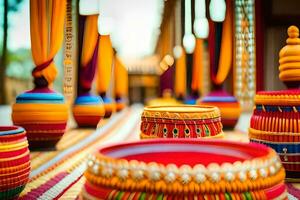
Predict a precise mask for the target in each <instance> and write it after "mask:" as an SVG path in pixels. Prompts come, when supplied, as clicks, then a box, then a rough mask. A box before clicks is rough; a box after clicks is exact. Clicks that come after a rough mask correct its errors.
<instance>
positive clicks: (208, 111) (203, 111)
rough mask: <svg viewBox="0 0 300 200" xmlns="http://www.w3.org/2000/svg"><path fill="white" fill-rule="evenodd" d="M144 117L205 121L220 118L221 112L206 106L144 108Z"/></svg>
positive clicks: (213, 107)
mask: <svg viewBox="0 0 300 200" xmlns="http://www.w3.org/2000/svg"><path fill="white" fill-rule="evenodd" d="M142 117H153V118H164V119H178V118H183V119H205V118H216V117H220V110H219V109H218V108H217V107H215V106H204V105H173V106H148V107H145V108H144V112H143V114H142Z"/></svg>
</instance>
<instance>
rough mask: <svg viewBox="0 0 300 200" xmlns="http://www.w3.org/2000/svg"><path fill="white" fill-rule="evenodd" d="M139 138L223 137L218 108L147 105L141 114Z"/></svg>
mask: <svg viewBox="0 0 300 200" xmlns="http://www.w3.org/2000/svg"><path fill="white" fill-rule="evenodd" d="M140 136H141V138H202V137H206V138H220V137H223V131H222V123H221V117H220V111H219V109H218V108H217V107H213V106H187V105H178V106H149V107H145V109H144V112H143V114H142V123H141V134H140Z"/></svg>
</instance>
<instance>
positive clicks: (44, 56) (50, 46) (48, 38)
mask: <svg viewBox="0 0 300 200" xmlns="http://www.w3.org/2000/svg"><path fill="white" fill-rule="evenodd" d="M65 15H66V0H48V1H46V0H30V35H31V51H32V57H33V61H34V63H35V65H36V67H35V69H34V70H33V73H32V74H33V76H34V78H39V77H43V78H45V80H46V81H47V83H48V85H49V84H52V83H53V81H54V80H55V77H56V75H57V69H56V66H55V64H54V62H53V59H54V57H55V55H56V53H57V52H58V50H59V48H60V47H61V44H62V41H63V31H64V30H63V29H64V19H65Z"/></svg>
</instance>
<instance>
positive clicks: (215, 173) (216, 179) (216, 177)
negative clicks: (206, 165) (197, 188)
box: [210, 172, 220, 182]
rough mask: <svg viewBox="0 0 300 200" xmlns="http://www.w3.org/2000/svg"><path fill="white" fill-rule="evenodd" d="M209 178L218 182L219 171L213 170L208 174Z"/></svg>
mask: <svg viewBox="0 0 300 200" xmlns="http://www.w3.org/2000/svg"><path fill="white" fill-rule="evenodd" d="M210 178H211V180H212V181H213V182H218V181H219V180H220V175H219V173H217V172H213V173H212V174H211V175H210Z"/></svg>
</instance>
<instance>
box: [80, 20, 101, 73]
mask: <svg viewBox="0 0 300 200" xmlns="http://www.w3.org/2000/svg"><path fill="white" fill-rule="evenodd" d="M97 21H98V15H89V16H87V17H86V20H85V25H84V26H85V27H84V36H83V44H82V52H81V66H82V67H86V66H87V65H88V63H89V62H90V60H91V59H92V57H93V54H94V51H95V48H96V45H97V40H98V37H99V34H98V23H97Z"/></svg>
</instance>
